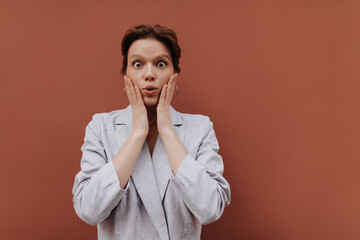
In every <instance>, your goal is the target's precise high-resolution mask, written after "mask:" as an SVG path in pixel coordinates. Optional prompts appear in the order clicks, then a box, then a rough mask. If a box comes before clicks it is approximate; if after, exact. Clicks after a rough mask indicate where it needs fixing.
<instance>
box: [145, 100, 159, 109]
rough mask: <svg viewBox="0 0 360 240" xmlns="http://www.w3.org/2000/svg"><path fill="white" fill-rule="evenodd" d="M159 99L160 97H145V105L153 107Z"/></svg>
mask: <svg viewBox="0 0 360 240" xmlns="http://www.w3.org/2000/svg"><path fill="white" fill-rule="evenodd" d="M158 102H159V100H158V99H151V98H150V99H144V104H145V106H148V107H152V106H156V105H157V104H158Z"/></svg>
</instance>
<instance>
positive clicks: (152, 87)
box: [143, 85, 157, 91]
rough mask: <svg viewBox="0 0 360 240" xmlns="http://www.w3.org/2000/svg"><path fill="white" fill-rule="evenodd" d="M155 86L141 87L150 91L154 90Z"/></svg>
mask: <svg viewBox="0 0 360 240" xmlns="http://www.w3.org/2000/svg"><path fill="white" fill-rule="evenodd" d="M156 89H157V87H155V86H154V85H147V86H145V87H144V88H143V90H148V91H152V90H156Z"/></svg>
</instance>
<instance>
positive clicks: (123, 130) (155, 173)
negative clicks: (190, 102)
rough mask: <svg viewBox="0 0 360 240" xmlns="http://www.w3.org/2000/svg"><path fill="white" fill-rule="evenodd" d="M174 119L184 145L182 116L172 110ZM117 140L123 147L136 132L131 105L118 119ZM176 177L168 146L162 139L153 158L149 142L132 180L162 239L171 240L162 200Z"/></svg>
mask: <svg viewBox="0 0 360 240" xmlns="http://www.w3.org/2000/svg"><path fill="white" fill-rule="evenodd" d="M170 117H171V122H172V124H173V128H174V131H175V133H176V135H177V136H178V137H179V139H180V141H181V142H183V141H184V137H185V131H184V130H183V123H182V118H181V115H180V113H178V112H177V111H175V109H174V108H173V107H172V106H170ZM115 124H116V127H115V137H116V139H117V142H118V145H119V147H121V146H122V145H123V144H124V142H125V141H126V140H127V139H128V137H129V136H130V133H131V130H132V109H131V106H130V105H129V106H128V107H127V108H126V109H124V110H122V112H121V113H120V114H119V115H118V116H117V117H116V119H115ZM172 175H173V173H172V170H171V166H170V163H169V159H168V157H167V154H166V149H165V146H164V143H163V142H162V140H161V137H160V135H159V136H158V138H157V140H156V144H155V148H154V151H153V156H152V158H151V155H150V150H149V147H148V145H147V142H146V141H145V142H144V144H143V146H142V149H141V152H140V155H139V158H138V160H137V162H136V165H135V167H134V169H133V172H132V174H131V178H132V180H133V183H134V185H135V188H136V189H137V192H138V193H139V196H140V198H141V200H142V202H143V204H144V206H145V208H146V211H147V212H148V214H149V216H150V218H151V220H152V221H153V223H154V225H155V227H156V229H157V230H158V232H159V234H160V236H161V237H162V239H168V229H167V224H166V218H165V214H164V209H163V206H162V200H163V198H164V196H165V192H166V189H167V186H168V184H169V181H170V179H171V176H172Z"/></svg>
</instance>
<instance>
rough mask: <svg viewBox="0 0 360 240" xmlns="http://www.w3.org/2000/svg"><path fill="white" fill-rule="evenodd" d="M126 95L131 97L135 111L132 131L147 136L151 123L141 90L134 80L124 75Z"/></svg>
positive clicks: (132, 107) (131, 103)
mask: <svg viewBox="0 0 360 240" xmlns="http://www.w3.org/2000/svg"><path fill="white" fill-rule="evenodd" d="M124 81H125V89H126V95H127V97H128V99H129V102H130V105H131V109H132V112H133V128H132V133H134V134H136V135H141V136H147V134H148V132H149V123H148V118H147V111H146V108H145V105H144V101H143V99H142V95H141V91H140V89H139V87H138V86H136V85H135V84H134V83H133V81H132V80H131V79H130V78H128V77H127V76H124Z"/></svg>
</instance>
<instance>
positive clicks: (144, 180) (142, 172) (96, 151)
mask: <svg viewBox="0 0 360 240" xmlns="http://www.w3.org/2000/svg"><path fill="white" fill-rule="evenodd" d="M170 115H171V121H172V123H173V128H174V131H175V133H176V134H177V136H178V137H179V139H180V140H181V142H182V143H183V144H184V146H185V148H186V149H187V151H188V154H187V156H186V157H185V158H184V160H183V162H182V163H181V165H180V167H179V169H178V171H177V174H176V176H175V175H174V174H173V172H172V170H171V167H170V163H169V160H168V158H167V155H166V151H165V147H164V144H163V142H162V140H161V137H160V135H159V136H158V138H157V140H156V144H155V148H154V151H153V154H152V156H151V155H150V151H149V147H148V145H147V142H146V141H145V142H144V145H143V147H142V149H141V152H140V155H139V158H138V160H137V162H136V165H135V167H134V170H133V172H132V174H131V177H130V179H129V181H128V182H127V184H126V186H125V188H124V189H122V188H121V187H120V183H119V178H118V176H117V174H116V171H115V168H114V165H113V162H112V159H113V157H114V156H115V155H116V153H117V152H118V151H119V149H120V147H121V146H122V145H123V144H124V142H125V141H126V140H127V138H128V137H129V135H130V132H131V129H132V109H131V106H130V105H129V106H128V107H127V108H126V109H122V110H116V111H112V112H109V113H98V114H94V116H93V118H92V120H91V121H90V122H89V124H88V125H87V126H86V131H85V137H84V144H83V145H82V146H81V151H82V152H83V154H82V158H81V170H80V172H79V173H78V174H77V175H76V177H75V182H74V186H73V191H72V192H73V196H74V197H73V203H74V208H75V211H76V213H77V215H78V216H79V217H80V218H81V219H82V220H83V221H85V222H86V223H88V224H90V225H97V228H98V239H104V240H105V239H130V240H134V239H156V240H157V239H162V240H165V239H171V240H177V239H200V234H201V225H202V224H208V223H211V222H213V221H215V220H217V219H218V218H219V217H220V216H221V215H222V213H223V211H224V208H225V207H226V206H227V205H228V204H229V203H230V186H229V183H228V182H227V181H226V180H225V178H224V177H223V176H222V174H223V171H224V166H223V161H222V157H221V156H220V155H219V154H218V153H217V152H218V150H219V145H218V141H217V139H216V136H215V132H214V129H213V123H212V122H211V121H210V119H209V117H207V116H203V115H194V114H184V113H179V112H177V111H175V109H174V108H173V107H171V106H170Z"/></svg>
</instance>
